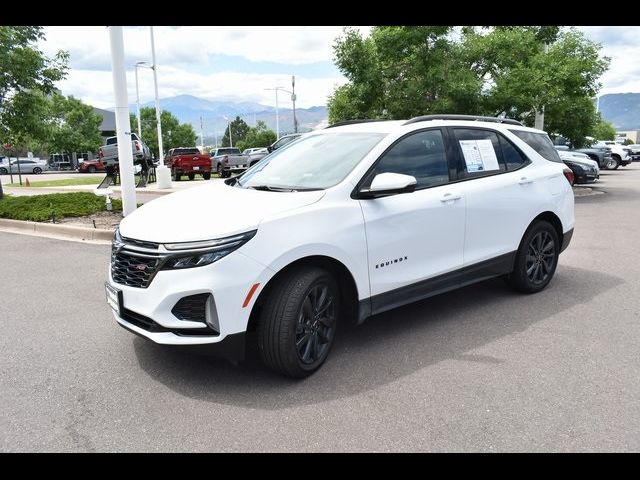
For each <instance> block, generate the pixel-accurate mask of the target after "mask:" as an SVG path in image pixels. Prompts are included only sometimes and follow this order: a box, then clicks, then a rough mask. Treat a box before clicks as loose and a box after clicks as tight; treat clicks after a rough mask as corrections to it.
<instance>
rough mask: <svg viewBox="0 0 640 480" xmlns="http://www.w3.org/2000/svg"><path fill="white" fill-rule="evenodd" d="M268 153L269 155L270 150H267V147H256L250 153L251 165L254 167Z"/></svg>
mask: <svg viewBox="0 0 640 480" xmlns="http://www.w3.org/2000/svg"><path fill="white" fill-rule="evenodd" d="M267 155H269V150H267V148H258V149H254V151H253V152H252V153H250V154H249V166H250V167H253V166H254V165H255V164H256V163H258V162H259V161H260V160H262V159H263V158H264V157H266V156H267Z"/></svg>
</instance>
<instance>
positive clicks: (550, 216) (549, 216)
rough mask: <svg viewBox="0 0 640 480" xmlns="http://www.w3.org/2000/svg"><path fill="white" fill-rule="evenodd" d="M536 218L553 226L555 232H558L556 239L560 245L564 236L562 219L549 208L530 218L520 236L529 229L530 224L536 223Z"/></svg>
mask: <svg viewBox="0 0 640 480" xmlns="http://www.w3.org/2000/svg"><path fill="white" fill-rule="evenodd" d="M538 220H545V221H547V222H549V223H550V224H551V225H552V226H553V228H554V229H555V231H556V233H557V234H558V240H559V241H560V245H562V241H563V238H564V230H563V227H562V220H560V217H558V215H556V214H555V213H553V212H551V211H549V210H547V211H545V212H542V213H541V214H539V215H538V216H537V217H536V218H534V219H533V220H531V223H529V225H527V228H526V229H525V231H524V232H523V233H522V238H524V236H525V235H526V233H527V232H528V231H529V229H530V228H531V226H532V225H533V224H534V223H536V222H537V221H538ZM521 241H522V240H521Z"/></svg>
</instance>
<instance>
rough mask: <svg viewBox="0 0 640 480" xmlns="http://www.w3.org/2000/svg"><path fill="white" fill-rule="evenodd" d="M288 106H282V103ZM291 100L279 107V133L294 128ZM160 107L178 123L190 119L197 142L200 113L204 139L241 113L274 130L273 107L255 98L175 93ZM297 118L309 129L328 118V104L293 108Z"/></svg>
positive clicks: (302, 127)
mask: <svg viewBox="0 0 640 480" xmlns="http://www.w3.org/2000/svg"><path fill="white" fill-rule="evenodd" d="M285 105H286V107H287V108H283V107H285ZM140 106H141V107H154V106H155V103H154V102H147V103H144V104H141V105H140ZM290 106H291V102H289V101H287V102H286V104H284V102H283V103H281V104H280V108H279V109H278V117H279V122H280V134H281V135H284V134H286V133H291V132H293V110H292V109H291V108H289V107H290ZM160 107H161V108H162V109H163V110H167V111H169V112H171V113H172V114H173V115H175V117H176V118H177V119H178V120H179V121H180V122H181V123H190V124H191V125H192V126H193V128H194V130H195V131H196V133H197V134H198V143H199V142H200V117H202V130H203V133H204V137H205V138H204V143H205V144H211V143H214V142H215V137H216V135H217V136H218V140H220V138H221V137H222V135H223V134H224V131H225V129H226V128H227V120H225V118H224V117H227V118H229V119H231V120H233V119H234V118H235V117H236V116H240V118H242V119H243V120H244V121H245V122H247V123H248V124H249V126H254V125H255V124H256V122H257V121H259V120H262V121H263V122H265V123H266V124H267V126H268V127H269V128H271V129H272V130H274V131H275V130H276V109H275V107H273V106H269V105H262V104H260V103H256V102H230V101H220V100H208V99H204V98H199V97H195V96H193V95H178V96H175V97H168V98H161V99H160ZM129 111H130V112H136V105H135V104H133V105H129ZM296 118H297V119H298V130H299V131H309V130H312V129H314V128H316V127H317V126H319V125H323V124H324V123H326V121H327V107H325V106H317V107H310V108H296Z"/></svg>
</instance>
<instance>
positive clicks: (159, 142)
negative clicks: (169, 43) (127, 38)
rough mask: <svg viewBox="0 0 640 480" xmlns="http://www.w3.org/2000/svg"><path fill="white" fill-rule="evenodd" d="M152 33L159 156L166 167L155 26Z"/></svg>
mask: <svg viewBox="0 0 640 480" xmlns="http://www.w3.org/2000/svg"><path fill="white" fill-rule="evenodd" d="M149 32H150V33H151V63H152V65H151V68H152V69H153V85H154V88H155V94H156V124H157V127H158V154H159V155H160V162H161V165H164V150H163V149H162V125H161V122H160V98H159V97H158V64H157V63H156V44H155V42H154V40H153V25H151V26H150V27H149Z"/></svg>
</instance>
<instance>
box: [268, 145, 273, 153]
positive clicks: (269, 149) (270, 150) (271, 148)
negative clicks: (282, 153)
mask: <svg viewBox="0 0 640 480" xmlns="http://www.w3.org/2000/svg"><path fill="white" fill-rule="evenodd" d="M267 152H269V153H271V152H273V147H272V146H271V145H269V146H268V147H267Z"/></svg>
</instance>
